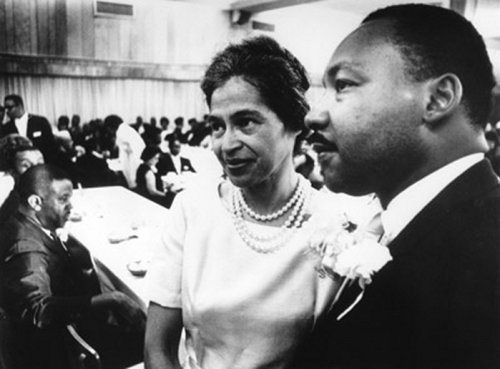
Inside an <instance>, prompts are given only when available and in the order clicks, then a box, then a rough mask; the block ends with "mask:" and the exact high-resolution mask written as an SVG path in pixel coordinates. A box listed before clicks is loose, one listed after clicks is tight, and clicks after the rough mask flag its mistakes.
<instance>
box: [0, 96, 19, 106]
mask: <svg viewBox="0 0 500 369" xmlns="http://www.w3.org/2000/svg"><path fill="white" fill-rule="evenodd" d="M3 100H4V101H6V100H12V101H13V102H14V104H16V106H19V105H21V106H22V107H24V101H23V98H22V97H21V96H19V95H16V94H10V95H7V96H5V98H4V99H3Z"/></svg>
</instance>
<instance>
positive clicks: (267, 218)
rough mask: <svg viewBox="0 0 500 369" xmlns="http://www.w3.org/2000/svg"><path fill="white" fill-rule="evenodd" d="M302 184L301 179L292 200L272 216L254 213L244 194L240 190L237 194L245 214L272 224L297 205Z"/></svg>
mask: <svg viewBox="0 0 500 369" xmlns="http://www.w3.org/2000/svg"><path fill="white" fill-rule="evenodd" d="M300 183H301V182H300V178H299V180H298V181H297V186H295V190H294V191H293V195H292V196H291V197H290V199H289V200H288V201H287V203H286V204H285V205H283V206H282V207H281V209H278V210H277V211H275V212H274V213H271V214H265V215H262V214H258V213H256V212H255V211H253V210H252V209H251V208H250V206H248V204H247V202H246V200H245V196H243V192H242V191H241V189H238V190H237V191H236V192H237V193H236V194H237V196H238V201H239V203H240V205H241V207H242V208H243V210H244V211H245V213H247V214H248V216H250V217H251V218H253V219H255V220H258V221H261V222H270V221H272V220H275V219H278V218H279V217H281V216H282V215H283V214H285V213H286V212H287V211H288V210H290V208H291V207H292V206H293V205H294V204H295V202H296V201H297V199H298V198H299V196H300V191H301V186H300Z"/></svg>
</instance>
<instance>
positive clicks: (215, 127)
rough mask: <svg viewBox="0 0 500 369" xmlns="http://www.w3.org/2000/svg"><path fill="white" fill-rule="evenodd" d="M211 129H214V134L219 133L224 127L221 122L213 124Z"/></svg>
mask: <svg viewBox="0 0 500 369" xmlns="http://www.w3.org/2000/svg"><path fill="white" fill-rule="evenodd" d="M210 127H211V128H212V132H218V131H221V130H222V129H224V125H223V124H222V123H220V122H211V123H210Z"/></svg>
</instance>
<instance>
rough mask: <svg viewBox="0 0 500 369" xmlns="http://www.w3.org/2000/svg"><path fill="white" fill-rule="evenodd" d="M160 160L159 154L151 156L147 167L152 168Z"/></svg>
mask: <svg viewBox="0 0 500 369" xmlns="http://www.w3.org/2000/svg"><path fill="white" fill-rule="evenodd" d="M159 160H160V154H156V155H155V156H153V157H152V158H151V159H149V160H148V163H149V166H151V167H154V166H155V165H156V164H158V161H159Z"/></svg>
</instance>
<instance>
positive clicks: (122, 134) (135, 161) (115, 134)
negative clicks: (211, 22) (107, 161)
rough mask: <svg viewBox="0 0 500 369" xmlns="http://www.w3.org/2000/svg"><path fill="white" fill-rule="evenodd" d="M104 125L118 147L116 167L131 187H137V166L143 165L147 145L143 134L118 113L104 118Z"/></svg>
mask: <svg viewBox="0 0 500 369" xmlns="http://www.w3.org/2000/svg"><path fill="white" fill-rule="evenodd" d="M104 126H105V127H106V130H107V132H108V133H109V134H110V136H111V138H112V139H114V140H115V142H116V146H117V147H118V160H117V161H116V162H115V164H116V165H115V166H114V168H110V169H112V170H113V169H114V170H116V171H121V172H122V173H123V175H124V176H125V179H126V181H127V186H128V187H129V188H135V186H136V183H135V176H136V174H137V168H139V165H141V154H142V151H143V150H144V148H145V147H146V145H145V144H144V141H143V140H142V138H141V136H140V135H139V133H137V131H135V130H134V129H133V128H132V127H131V126H129V125H128V124H125V123H123V120H122V118H120V117H119V116H118V115H108V116H107V117H106V118H105V119H104Z"/></svg>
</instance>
